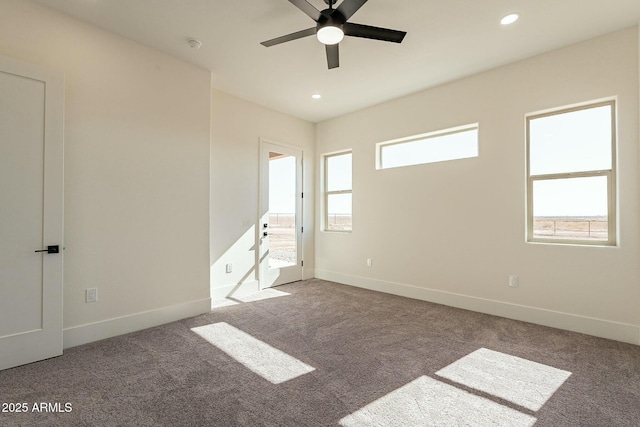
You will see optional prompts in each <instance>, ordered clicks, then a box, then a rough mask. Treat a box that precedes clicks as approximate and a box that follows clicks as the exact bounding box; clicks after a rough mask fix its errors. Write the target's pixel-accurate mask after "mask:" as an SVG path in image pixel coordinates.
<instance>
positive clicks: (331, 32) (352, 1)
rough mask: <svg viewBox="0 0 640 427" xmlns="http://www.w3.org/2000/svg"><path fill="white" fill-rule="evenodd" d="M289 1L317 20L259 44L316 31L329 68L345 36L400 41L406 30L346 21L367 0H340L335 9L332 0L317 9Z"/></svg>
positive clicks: (337, 60)
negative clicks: (327, 6) (311, 24)
mask: <svg viewBox="0 0 640 427" xmlns="http://www.w3.org/2000/svg"><path fill="white" fill-rule="evenodd" d="M289 2H290V3H292V4H293V5H294V6H295V7H297V8H298V9H300V10H301V11H302V12H304V13H305V14H306V15H307V16H309V17H310V18H311V19H313V20H314V21H315V22H316V26H315V27H313V28H308V29H306V30H301V31H297V32H295V33H291V34H287V35H285V36H280V37H276V38H275V39H271V40H267V41H264V42H262V43H261V44H262V45H263V46H265V47H271V46H275V45H278V44H281V43H285V42H289V41H292V40H297V39H300V38H303V37H307V36H311V35H313V34H315V35H316V37H317V39H318V41H320V43H322V44H324V45H325V50H326V54H327V66H328V67H329V69H332V68H337V67H339V66H340V58H339V50H338V45H339V43H340V42H341V41H342V39H343V38H344V36H351V37H361V38H367V39H374V40H381V41H386V42H394V43H402V40H403V39H404V36H405V35H406V34H407V33H406V32H405V31H397V30H390V29H388V28H379V27H372V26H369V25H362V24H354V23H351V22H347V21H348V20H349V18H351V16H353V14H354V13H356V12H357V11H358V9H360V8H361V7H362V6H363V5H364V4H365V3H366V2H367V0H343V1H342V2H341V3H340V6H338V8H337V9H334V8H333V5H334V3H335V1H334V0H325V3H327V4H328V5H329V8H328V9H325V10H322V11H320V10H318V9H316V8H315V7H314V6H313V5H312V4H311V3H309V2H308V1H307V0H289Z"/></svg>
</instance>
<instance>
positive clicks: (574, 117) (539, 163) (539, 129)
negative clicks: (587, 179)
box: [529, 105, 612, 175]
mask: <svg viewBox="0 0 640 427" xmlns="http://www.w3.org/2000/svg"><path fill="white" fill-rule="evenodd" d="M611 148H612V147H611V106H610V105H605V106H602V107H596V108H588V109H586V110H578V111H572V112H569V113H561V114H555V115H553V116H546V117H539V118H537V119H532V120H530V121H529V155H530V160H529V161H530V173H531V175H543V174H553V173H569V172H585V171H596V170H609V169H611Z"/></svg>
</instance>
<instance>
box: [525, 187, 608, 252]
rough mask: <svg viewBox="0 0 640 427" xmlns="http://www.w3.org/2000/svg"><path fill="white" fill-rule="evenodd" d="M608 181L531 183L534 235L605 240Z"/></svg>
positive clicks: (606, 236)
mask: <svg viewBox="0 0 640 427" xmlns="http://www.w3.org/2000/svg"><path fill="white" fill-rule="evenodd" d="M607 200H608V199H607V177H606V176H596V177H587V178H566V179H550V180H540V181H534V182H533V235H534V237H538V238H546V239H570V240H596V241H606V240H608V237H609V234H608V203H607Z"/></svg>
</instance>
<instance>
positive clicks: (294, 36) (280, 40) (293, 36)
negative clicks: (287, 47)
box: [260, 27, 316, 47]
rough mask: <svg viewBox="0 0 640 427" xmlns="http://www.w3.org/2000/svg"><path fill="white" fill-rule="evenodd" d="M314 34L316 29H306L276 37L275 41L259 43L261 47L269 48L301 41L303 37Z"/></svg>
mask: <svg viewBox="0 0 640 427" xmlns="http://www.w3.org/2000/svg"><path fill="white" fill-rule="evenodd" d="M315 33H316V27H313V28H308V29H306V30H302V31H296V32H295V33H291V34H287V35H286V36H280V37H276V38H275V39H271V40H267V41H264V42H262V43H260V44H261V45H262V46H265V47H271V46H275V45H277V44H280V43H284V42H290V41H291V40H297V39H301V38H303V37H307V36H312V35H314V34H315Z"/></svg>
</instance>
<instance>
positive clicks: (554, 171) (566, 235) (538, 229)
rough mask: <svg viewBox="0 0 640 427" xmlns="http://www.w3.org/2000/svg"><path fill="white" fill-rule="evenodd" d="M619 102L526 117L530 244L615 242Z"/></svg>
mask: <svg viewBox="0 0 640 427" xmlns="http://www.w3.org/2000/svg"><path fill="white" fill-rule="evenodd" d="M615 123H616V118H615V101H607V102H599V103H596V104H590V105H585V106H581V107H576V108H570V109H563V110H559V111H554V112H551V113H546V114H539V115H532V116H529V117H527V240H528V241H531V242H552V243H575V244H592V245H615V244H616V234H617V232H616V191H615V189H616V165H615V159H616V156H615V148H616V143H615V141H616V135H615Z"/></svg>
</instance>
